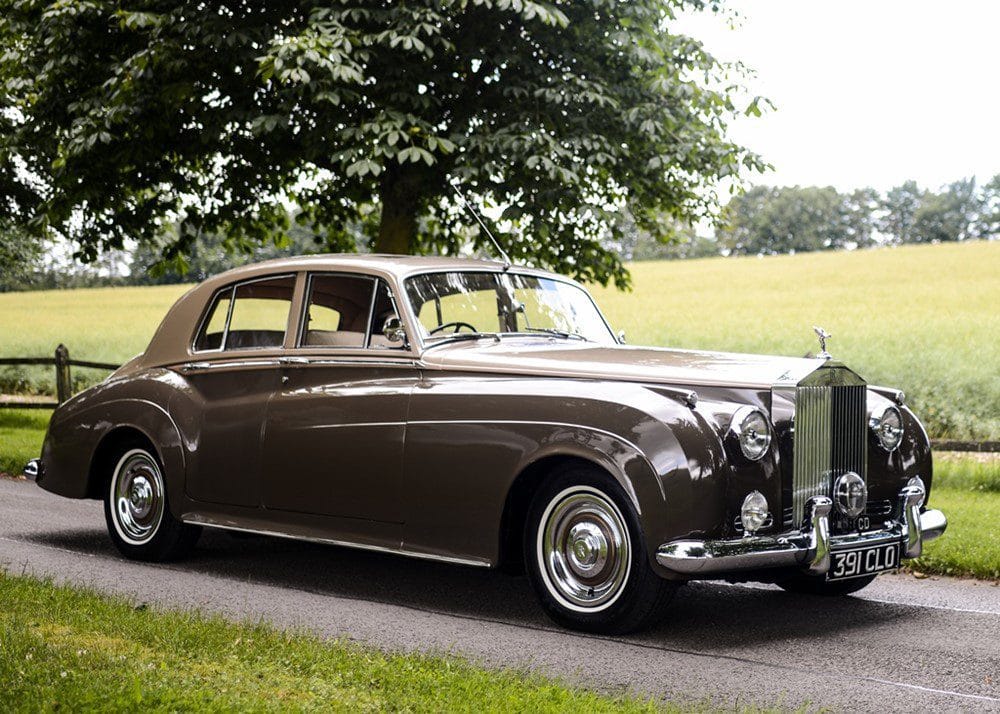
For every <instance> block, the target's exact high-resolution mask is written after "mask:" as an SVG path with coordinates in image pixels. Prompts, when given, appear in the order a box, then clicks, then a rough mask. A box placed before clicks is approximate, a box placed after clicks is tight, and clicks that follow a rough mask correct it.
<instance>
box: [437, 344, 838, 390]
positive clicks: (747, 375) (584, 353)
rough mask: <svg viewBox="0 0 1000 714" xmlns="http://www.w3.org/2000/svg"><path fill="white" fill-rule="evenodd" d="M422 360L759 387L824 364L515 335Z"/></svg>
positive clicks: (483, 368)
mask: <svg viewBox="0 0 1000 714" xmlns="http://www.w3.org/2000/svg"><path fill="white" fill-rule="evenodd" d="M422 360H423V362H424V363H426V364H427V365H429V366H437V367H439V368H442V369H456V370H461V371H476V372H492V373H501V374H524V375H537V376H545V377H583V378H589V379H620V380H627V381H639V382H655V383H662V384H678V385H689V386H698V385H703V386H725V387H744V388H755V389H770V388H771V387H772V386H775V385H781V384H788V385H793V384H796V383H798V382H799V381H800V380H801V379H803V378H804V377H805V376H806V375H808V374H810V373H811V372H813V371H815V370H816V369H817V368H818V367H820V366H821V365H823V364H824V363H825V361H824V360H822V359H809V358H802V357H776V356H770V355H747V354H736V353H729V352H703V351H697V350H676V349H666V348H660V347H634V346H631V345H614V346H605V345H595V344H593V343H587V342H570V341H567V340H562V339H551V340H549V339H537V338H534V339H530V340H525V339H521V338H516V337H504V338H502V339H501V340H500V341H499V342H498V341H493V340H487V339H483V340H477V341H467V342H455V343H451V344H447V345H441V346H440V347H434V348H432V349H429V350H426V351H425V352H424V355H423V357H422Z"/></svg>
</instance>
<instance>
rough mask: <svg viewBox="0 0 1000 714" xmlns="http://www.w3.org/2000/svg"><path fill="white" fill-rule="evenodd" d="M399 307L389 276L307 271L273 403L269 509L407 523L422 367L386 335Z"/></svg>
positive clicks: (267, 456) (267, 454) (266, 459)
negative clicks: (409, 424)
mask: <svg viewBox="0 0 1000 714" xmlns="http://www.w3.org/2000/svg"><path fill="white" fill-rule="evenodd" d="M394 314H398V313H396V310H395V306H394V301H393V298H392V295H391V293H390V292H389V288H388V286H387V284H386V283H385V281H384V280H381V279H377V278H375V277H373V276H368V275H361V274H336V273H313V274H310V275H309V278H308V282H307V286H306V294H305V297H304V299H303V307H302V311H301V317H300V321H299V329H298V335H297V339H296V343H295V348H294V349H293V350H290V351H289V357H288V359H287V364H285V365H284V366H283V368H282V370H281V375H282V376H281V384H280V386H279V387H278V389H277V391H276V392H275V394H274V397H273V398H272V399H271V401H270V403H269V405H268V408H267V426H266V438H265V443H264V453H263V467H264V506H265V507H266V508H268V509H275V510H281V511H288V512H297V513H308V514H315V515H321V516H335V517H340V518H348V519H355V520H356V521H359V522H360V521H367V522H380V523H400V522H401V519H402V509H401V507H400V491H401V480H402V457H403V440H404V436H405V433H406V415H407V409H408V405H409V399H410V393H411V391H412V390H413V387H414V384H415V383H416V381H417V378H418V371H417V368H416V363H415V361H414V358H413V355H412V354H411V353H410V352H409V350H408V348H406V347H404V346H403V345H402V344H396V343H393V342H391V341H390V340H389V338H388V337H386V336H385V335H384V334H383V333H382V326H383V325H384V324H385V320H386V318H387V317H389V316H391V315H394ZM352 528H354V529H360V530H355V532H364V527H362V526H360V525H357V524H355V525H354V526H352ZM379 532H385V531H384V530H381V531H379Z"/></svg>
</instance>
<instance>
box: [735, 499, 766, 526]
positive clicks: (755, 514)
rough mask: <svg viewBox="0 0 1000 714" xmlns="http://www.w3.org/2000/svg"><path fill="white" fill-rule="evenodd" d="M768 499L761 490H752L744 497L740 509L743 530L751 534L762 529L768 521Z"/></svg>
mask: <svg viewBox="0 0 1000 714" xmlns="http://www.w3.org/2000/svg"><path fill="white" fill-rule="evenodd" d="M767 516H768V512H767V499H766V498H764V494H762V493H761V492H760V491H751V492H750V493H748V494H747V497H746V498H744V499H743V507H742V508H741V509H740V522H741V523H743V530H745V531H746V532H747V533H748V534H749V535H753V534H754V533H755V532H757V531H758V530H760V529H761V527H763V525H764V524H765V523H767Z"/></svg>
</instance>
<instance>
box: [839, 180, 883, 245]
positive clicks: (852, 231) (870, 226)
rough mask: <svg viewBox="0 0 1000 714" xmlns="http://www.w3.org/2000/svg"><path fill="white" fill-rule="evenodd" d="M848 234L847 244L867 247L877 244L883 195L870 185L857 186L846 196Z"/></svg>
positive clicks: (846, 237)
mask: <svg viewBox="0 0 1000 714" xmlns="http://www.w3.org/2000/svg"><path fill="white" fill-rule="evenodd" d="M844 208H845V214H846V215H845V221H846V224H845V225H846V228H847V235H846V236H845V241H844V243H845V244H848V243H850V244H853V245H854V246H855V247H857V248H865V247H868V246H872V245H874V244H875V231H876V230H877V229H878V218H879V211H880V209H881V208H882V197H881V196H880V195H879V192H878V191H876V190H875V189H873V188H871V187H870V186H866V187H865V188H856V189H854V190H853V191H852V192H851V193H849V194H847V195H845V196H844Z"/></svg>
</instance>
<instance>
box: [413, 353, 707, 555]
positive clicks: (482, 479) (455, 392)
mask: <svg viewBox="0 0 1000 714" xmlns="http://www.w3.org/2000/svg"><path fill="white" fill-rule="evenodd" d="M706 430H710V425H709V424H708V422H707V421H706V420H705V418H704V417H703V416H702V415H699V414H698V413H697V412H695V411H694V410H692V409H690V408H689V407H688V406H686V405H684V404H682V403H680V402H679V401H678V400H677V399H672V398H669V397H665V396H663V395H662V394H659V393H657V392H654V391H652V390H650V389H647V388H646V387H644V386H642V385H639V384H628V383H624V384H623V383H614V382H598V381H588V380H560V379H545V378H541V379H532V378H511V377H497V376H490V375H477V374H468V373H462V374H456V373H447V372H436V371H428V372H425V373H424V374H423V378H422V380H421V382H420V383H419V385H418V386H417V388H416V389H415V390H414V393H413V396H412V398H411V403H410V418H409V421H408V425H407V433H406V448H405V451H404V474H405V476H404V489H405V498H404V503H405V504H406V510H405V526H404V546H405V547H406V548H407V549H409V550H416V551H419V552H427V553H435V554H440V555H447V556H456V555H460V556H471V557H478V558H486V559H489V560H490V561H493V562H496V560H497V558H498V556H499V544H500V524H501V517H502V514H503V510H504V504H505V502H506V498H507V494H508V492H509V491H510V488H511V485H512V484H513V482H514V480H515V478H516V477H517V476H518V474H520V473H521V472H522V471H523V470H524V469H525V468H527V467H528V466H530V465H531V464H533V463H535V462H537V461H539V460H540V459H543V458H546V457H550V456H573V457H578V458H582V459H585V460H588V461H590V462H592V463H594V464H595V465H597V466H599V467H601V468H603V469H604V470H605V471H607V472H608V474H609V476H610V477H611V478H614V479H615V480H616V481H617V482H618V483H619V484H620V485H621V486H622V488H623V489H624V490H625V492H626V493H627V494H629V496H630V498H631V499H632V500H633V504H634V505H635V507H636V509H637V511H638V512H639V515H640V519H641V521H642V523H643V524H644V529H645V532H646V536H647V541H648V542H647V549H648V550H649V553H650V558H651V561H652V560H653V553H654V551H655V547H656V546H658V545H659V544H660V543H662V542H663V541H664V540H666V539H668V538H669V537H674V538H677V537H684V536H693V535H699V534H703V533H705V532H707V531H710V530H714V529H717V528H718V527H719V526H721V524H722V523H723V521H724V515H725V511H724V493H725V475H724V474H723V473H720V472H719V470H718V468H717V465H718V464H719V463H720V462H721V458H720V454H719V453H717V450H716V449H714V447H713V442H716V443H717V442H718V439H716V438H714V437H711V438H709V439H706V438H705V431H706ZM720 448H721V447H720ZM689 454H691V455H693V457H694V463H695V464H696V469H697V470H696V471H695V472H692V471H691V470H690V468H689V459H690V456H689Z"/></svg>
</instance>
